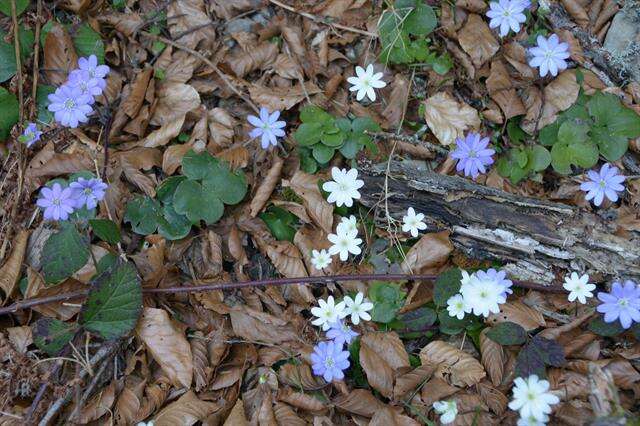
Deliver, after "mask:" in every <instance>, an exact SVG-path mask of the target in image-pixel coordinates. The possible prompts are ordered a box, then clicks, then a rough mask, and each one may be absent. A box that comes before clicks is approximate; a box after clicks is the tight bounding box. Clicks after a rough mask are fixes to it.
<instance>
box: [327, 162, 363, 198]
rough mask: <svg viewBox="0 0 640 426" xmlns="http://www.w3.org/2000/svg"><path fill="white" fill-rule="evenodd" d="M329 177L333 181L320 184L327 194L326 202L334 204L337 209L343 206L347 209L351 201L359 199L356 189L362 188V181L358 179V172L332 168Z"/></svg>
mask: <svg viewBox="0 0 640 426" xmlns="http://www.w3.org/2000/svg"><path fill="white" fill-rule="evenodd" d="M331 177H332V178H333V180H330V181H328V182H325V183H323V184H322V189H324V190H325V191H327V192H328V193H329V197H327V201H328V202H330V203H336V206H338V207H341V206H342V205H343V204H344V205H345V206H347V207H351V206H353V200H354V199H355V200H359V199H360V192H358V189H360V188H362V187H363V186H364V181H363V180H360V179H358V171H357V170H356V169H351V170H349V171H347V169H339V168H337V167H333V168H332V169H331Z"/></svg>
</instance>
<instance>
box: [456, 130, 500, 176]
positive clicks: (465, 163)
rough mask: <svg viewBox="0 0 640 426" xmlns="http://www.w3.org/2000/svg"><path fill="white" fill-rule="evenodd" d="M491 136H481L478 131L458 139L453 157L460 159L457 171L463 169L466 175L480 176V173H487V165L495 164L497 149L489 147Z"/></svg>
mask: <svg viewBox="0 0 640 426" xmlns="http://www.w3.org/2000/svg"><path fill="white" fill-rule="evenodd" d="M488 145H489V138H482V139H481V138H480V134H478V133H469V134H468V135H467V136H466V138H465V139H460V138H457V139H456V149H455V151H453V152H452V153H451V157H453V158H455V159H457V160H458V165H457V166H456V170H457V171H459V172H460V171H463V170H464V175H465V176H472V177H473V179H476V178H477V177H478V174H479V173H486V171H487V170H486V167H485V166H489V165H491V164H493V158H492V157H491V156H492V155H493V154H495V151H494V150H493V149H491V148H488Z"/></svg>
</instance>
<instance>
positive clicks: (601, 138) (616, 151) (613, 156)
mask: <svg viewBox="0 0 640 426" xmlns="http://www.w3.org/2000/svg"><path fill="white" fill-rule="evenodd" d="M591 137H592V139H593V141H594V142H595V143H596V144H597V145H598V148H600V153H601V154H602V155H603V156H604V158H606V159H607V160H609V161H618V160H619V159H620V158H622V156H623V155H624V153H625V152H627V149H628V148H629V139H627V138H626V137H625V136H616V135H614V134H613V133H611V132H610V131H609V130H608V129H607V128H606V127H594V128H593V129H592V131H591Z"/></svg>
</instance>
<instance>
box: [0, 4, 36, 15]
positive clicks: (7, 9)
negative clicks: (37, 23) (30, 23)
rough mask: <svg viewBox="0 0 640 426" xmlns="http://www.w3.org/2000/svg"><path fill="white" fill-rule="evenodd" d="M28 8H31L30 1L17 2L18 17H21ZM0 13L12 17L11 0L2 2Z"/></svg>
mask: <svg viewBox="0 0 640 426" xmlns="http://www.w3.org/2000/svg"><path fill="white" fill-rule="evenodd" d="M27 7H29V0H16V15H17V16H20V15H21V14H22V12H24V11H25V10H27ZM0 12H2V13H4V14H5V15H7V16H11V0H0Z"/></svg>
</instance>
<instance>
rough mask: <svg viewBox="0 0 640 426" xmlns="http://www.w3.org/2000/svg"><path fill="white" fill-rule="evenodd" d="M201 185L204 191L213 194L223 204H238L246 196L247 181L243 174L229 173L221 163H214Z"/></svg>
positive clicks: (238, 172) (224, 164) (225, 165)
mask: <svg viewBox="0 0 640 426" xmlns="http://www.w3.org/2000/svg"><path fill="white" fill-rule="evenodd" d="M203 185H204V187H205V190H206V191H209V192H211V193H213V194H215V195H216V196H217V197H218V198H219V199H220V201H222V202H223V203H225V204H231V205H233V204H238V203H239V202H240V201H242V199H243V198H244V196H245V195H246V194H247V179H246V178H245V177H244V173H242V171H237V172H233V171H231V170H230V169H229V166H227V164H226V163H224V162H222V161H217V162H216V164H215V166H214V167H213V169H212V172H211V173H210V174H209V175H208V176H207V178H206V179H205V180H204V181H203Z"/></svg>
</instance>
